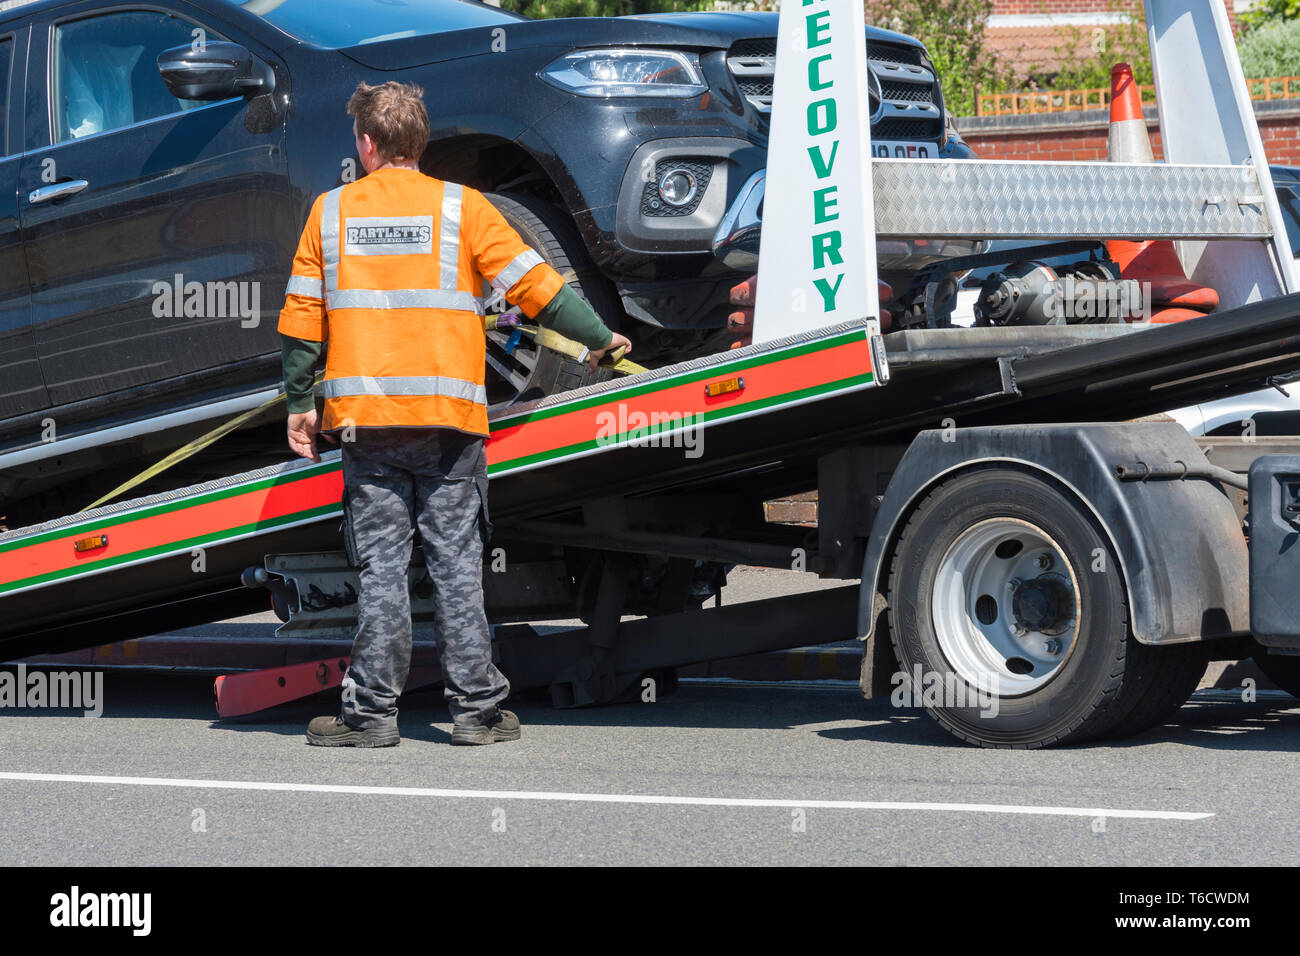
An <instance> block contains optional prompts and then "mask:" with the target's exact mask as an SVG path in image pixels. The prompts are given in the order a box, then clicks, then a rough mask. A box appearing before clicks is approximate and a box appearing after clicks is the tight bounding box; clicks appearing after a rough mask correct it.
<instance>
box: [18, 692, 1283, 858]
mask: <svg viewBox="0 0 1300 956" xmlns="http://www.w3.org/2000/svg"><path fill="white" fill-rule="evenodd" d="M104 699H105V702H106V704H105V711H104V715H103V716H102V717H100V718H98V719H85V718H82V717H79V716H68V715H66V712H59V713H52V712H46V713H43V714H39V715H31V713H32V712H27V714H28V715H14V714H12V712H11V714H10V715H8V716H6V717H5V718H4V719H3V720H0V806H3V807H4V813H2V814H0V848H3V853H2V855H3V858H4V860H5V862H6V863H9V864H71V865H92V864H94V865H112V866H123V865H140V864H208V865H211V864H220V865H230V864H327V865H328V864H334V865H343V864H346V865H353V866H356V865H361V866H372V865H393V864H423V863H442V864H451V863H458V862H478V863H491V864H570V863H572V864H609V865H620V864H621V865H626V864H683V863H685V864H690V863H715V864H718V863H722V864H774V863H782V864H1039V865H1041V864H1145V865H1182V864H1283V863H1286V864H1289V863H1292V862H1293V861H1294V850H1293V848H1292V837H1293V834H1294V820H1295V819H1296V817H1297V815H1298V811H1300V795H1297V793H1296V788H1295V786H1294V781H1295V779H1296V771H1297V769H1298V768H1297V759H1296V753H1297V751H1298V750H1300V706H1295V707H1292V709H1279V708H1285V707H1291V705H1295V704H1296V702H1295V701H1294V700H1293V699H1290V698H1280V697H1274V698H1271V699H1269V700H1266V701H1261V702H1258V703H1254V704H1243V703H1241V702H1240V701H1239V700H1234V699H1232V698H1230V697H1228V695H1226V694H1223V693H1222V692H1218V693H1216V692H1209V693H1208V694H1207V693H1205V692H1203V693H1202V694H1201V695H1199V696H1198V697H1197V698H1194V699H1193V701H1192V703H1190V704H1189V705H1187V706H1186V707H1184V708H1183V709H1182V711H1181V712H1180V713H1179V714H1178V716H1177V719H1176V720H1175V721H1174V722H1172V723H1171V724H1169V725H1167V726H1165V727H1163V728H1160V729H1158V730H1156V731H1153V732H1151V733H1148V734H1146V735H1144V736H1143V737H1141V738H1138V739H1135V740H1132V741H1128V742H1123V743H1117V744H1108V745H1105V746H1093V747H1081V748H1075V749H1062V750H1050V751H1039V752H1006V751H981V750H977V749H972V748H968V747H966V746H963V745H961V744H959V743H957V742H955V741H953V740H952V739H951V738H949V737H948V736H947V734H945V733H943V732H942V731H941V730H939V729H938V728H937V726H936V725H935V724H933V723H932V722H931V721H930V720H929V718H927V717H926V716H925V715H924V714H921V713H918V712H913V711H899V710H895V709H894V708H892V707H891V706H890V705H889V702H888V701H887V700H884V701H870V702H869V701H863V700H861V699H860V697H859V696H858V694H857V690H856V688H855V687H853V686H850V685H846V684H842V683H833V684H825V683H823V684H815V685H814V684H797V683H792V684H783V685H770V684H769V685H758V684H737V683H730V684H728V683H720V682H699V683H695V682H687V683H684V684H683V685H682V687H681V688H680V689H679V691H678V692H677V693H676V694H675V695H673V696H671V697H667V698H661V699H659V700H658V701H656V702H653V703H641V702H637V703H628V704H620V705H614V706H609V707H602V708H598V709H590V710H580V711H557V710H553V709H551V708H550V707H549V705H548V704H547V703H546V702H545V701H543V700H541V699H537V698H526V699H523V700H521V701H518V702H517V703H516V704H515V705H514V706H515V709H516V710H517V712H518V713H519V715H520V717H521V719H522V721H523V724H524V736H523V739H522V740H521V741H519V742H516V743H509V744H498V745H495V746H493V747H484V748H458V747H457V748H453V747H452V746H450V745H449V743H448V740H449V736H448V735H449V733H450V725H449V721H448V717H447V714H446V711H445V709H444V706H443V703H442V701H441V699H440V696H438V695H436V694H435V693H433V692H429V691H426V692H423V693H417V694H413V695H410V696H408V697H407V698H405V699H404V704H403V711H402V718H401V722H402V731H403V734H404V738H403V741H402V744H401V746H399V747H396V748H391V749H384V750H360V751H358V750H351V749H339V750H326V749H320V748H315V747H308V746H307V745H306V744H305V743H304V741H303V737H302V732H303V728H304V725H305V723H306V721H307V720H308V719H309V718H310V717H312V716H314V715H315V714H317V713H325V712H327V711H328V710H329V709H330V708H329V705H328V704H326V703H322V702H318V701H315V702H307V703H302V704H297V705H294V706H291V707H286V708H283V709H280V710H276V711H273V712H270V713H268V714H262V715H259V716H256V717H251V718H246V719H244V720H241V721H231V722H222V723H218V722H216V721H215V720H214V719H213V717H212V710H211V685H210V681H209V679H207V678H200V677H197V676H178V675H167V674H157V673H155V674H130V673H109V674H108V675H106V682H105V688H104ZM350 788H351V789H350ZM357 788H361V789H357ZM364 788H375V789H369V790H367V789H364ZM819 801H823V802H825V803H820V802H819ZM1134 812H1137V815H1131V816H1126V815H1124V814H1131V813H1134ZM1202 815H1204V816H1202Z"/></svg>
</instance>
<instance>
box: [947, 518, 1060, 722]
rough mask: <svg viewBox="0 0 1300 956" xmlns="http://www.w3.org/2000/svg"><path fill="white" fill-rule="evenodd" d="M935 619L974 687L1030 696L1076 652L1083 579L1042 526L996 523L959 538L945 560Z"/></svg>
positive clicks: (958, 669) (957, 667) (950, 654)
mask: <svg viewBox="0 0 1300 956" xmlns="http://www.w3.org/2000/svg"><path fill="white" fill-rule="evenodd" d="M931 616H932V620H933V624H934V631H935V635H936V637H937V638H938V641H939V648H940V650H941V651H942V652H943V655H944V657H945V658H946V659H947V661H948V664H949V666H950V667H952V669H953V671H954V672H955V673H956V674H957V676H959V677H960V678H961V679H962V680H964V681H965V682H966V683H967V684H968V685H969V686H970V687H972V688H975V689H976V690H978V691H980V692H982V693H992V694H996V695H997V696H999V697H1014V696H1017V695H1020V694H1027V693H1030V692H1031V691H1034V690H1037V689H1038V688H1040V687H1042V686H1043V685H1044V684H1046V683H1047V682H1048V681H1050V680H1052V678H1054V677H1055V676H1056V675H1057V674H1059V673H1060V671H1061V668H1063V667H1064V666H1065V663H1066V661H1067V660H1069V658H1070V655H1071V654H1072V653H1073V651H1074V648H1075V646H1076V643H1077V636H1078V633H1079V584H1078V578H1077V577H1076V575H1075V571H1074V568H1072V567H1071V566H1070V563H1069V561H1067V560H1066V559H1065V555H1064V553H1063V552H1062V550H1061V547H1060V545H1058V544H1057V543H1056V541H1054V540H1053V539H1052V536H1051V535H1049V534H1048V533H1047V532H1045V531H1044V530H1043V529H1041V528H1039V527H1037V526H1035V525H1032V524H1030V523H1029V522H1027V521H1021V520H1020V519H1018V518H990V519H987V520H985V521H981V522H979V523H978V524H975V525H972V526H971V527H969V528H967V529H966V530H965V531H963V532H962V533H961V534H960V535H958V537H957V540H956V541H954V542H953V543H952V545H951V546H950V547H949V548H948V551H947V553H946V554H945V555H944V556H943V559H942V560H941V561H940V562H939V570H938V573H937V574H936V576H935V583H934V595H933V601H932V606H931Z"/></svg>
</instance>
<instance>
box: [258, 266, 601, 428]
mask: <svg viewBox="0 0 1300 956" xmlns="http://www.w3.org/2000/svg"><path fill="white" fill-rule="evenodd" d="M537 323H538V324H539V325H543V326H545V327H547V328H549V329H554V330H555V331H556V332H559V333H560V334H561V335H563V336H565V337H566V338H570V339H574V340H575V341H578V342H581V343H582V344H583V345H585V346H586V347H587V348H589V349H592V350H598V349H603V348H608V347H609V344H610V342H612V341H613V340H614V333H613V332H611V331H610V330H609V328H608V327H607V326H606V325H605V323H604V322H602V321H601V320H600V316H598V315H597V314H596V312H595V310H594V309H592V307H591V306H589V305H588V304H587V303H586V302H585V301H583V299H582V297H581V296H580V295H578V293H576V292H574V291H573V289H571V288H569V286H567V285H563V286H560V291H559V292H557V293H556V294H555V297H554V298H552V299H551V301H550V302H548V303H547V304H546V307H545V308H543V309H542V310H541V311H540V312H538V313H537ZM324 349H325V343H324V342H312V341H309V340H308V339H295V338H293V337H292V336H288V335H281V336H280V359H281V363H282V364H283V366H284V394H285V397H286V398H287V399H288V405H289V412H290V413H292V414H295V415H297V414H302V413H303V412H309V411H311V410H312V409H313V408H315V407H316V397H315V388H314V383H315V378H316V366H317V364H319V362H320V356H321V352H323V351H324Z"/></svg>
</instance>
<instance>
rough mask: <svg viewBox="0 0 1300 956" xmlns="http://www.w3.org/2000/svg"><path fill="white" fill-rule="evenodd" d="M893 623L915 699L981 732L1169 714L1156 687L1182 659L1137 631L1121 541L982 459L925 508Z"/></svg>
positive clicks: (917, 515) (949, 723)
mask: <svg viewBox="0 0 1300 956" xmlns="http://www.w3.org/2000/svg"><path fill="white" fill-rule="evenodd" d="M889 624H890V633H891V640H892V641H893V645H894V651H895V653H896V654H897V656H898V661H899V665H900V667H901V669H902V673H903V674H904V675H906V677H907V678H908V679H909V682H910V684H911V686H912V688H913V693H914V695H915V696H914V697H913V702H917V703H921V704H923V705H924V706H925V708H926V710H927V711H928V712H929V713H930V714H931V715H932V716H933V717H934V718H935V719H936V720H938V722H939V723H940V724H941V725H942V726H943V727H944V728H945V729H946V730H948V731H949V732H950V733H952V734H954V735H955V736H957V737H959V738H961V739H962V740H965V741H968V742H970V743H974V744H979V745H981V746H986V747H1013V748H1035V747H1045V746H1049V745H1056V744H1066V743H1076V742H1080V741H1083V740H1088V739H1092V738H1095V737H1098V736H1101V735H1104V734H1106V733H1107V732H1109V731H1112V730H1114V729H1117V728H1124V729H1125V730H1127V731H1129V732H1133V728H1137V727H1140V725H1142V724H1144V723H1146V722H1148V721H1150V720H1153V719H1159V716H1160V715H1163V714H1164V713H1166V712H1167V702H1165V703H1164V704H1162V706H1161V707H1157V706H1155V705H1154V704H1150V703H1148V704H1145V705H1144V699H1145V697H1144V695H1145V694H1146V692H1147V690H1148V689H1149V688H1150V686H1151V684H1152V682H1153V681H1154V680H1155V679H1157V678H1158V677H1159V676H1160V675H1161V674H1162V673H1165V672H1166V668H1168V667H1171V666H1173V663H1174V662H1173V660H1172V658H1171V657H1170V656H1168V655H1165V654H1162V653H1161V652H1163V651H1167V650H1169V648H1154V647H1147V646H1145V645H1142V644H1140V643H1139V642H1138V641H1137V640H1136V639H1135V638H1133V637H1132V635H1131V634H1130V633H1129V627H1128V604H1127V598H1126V595H1125V589H1124V582H1123V580H1122V574H1121V573H1120V567H1119V563H1118V561H1117V560H1116V558H1115V555H1114V553H1113V552H1112V551H1111V549H1110V546H1109V544H1108V542H1107V541H1106V540H1105V538H1104V537H1103V535H1102V534H1101V532H1100V530H1099V529H1098V528H1097V526H1096V524H1095V523H1094V521H1093V520H1092V517H1091V515H1089V514H1088V513H1087V512H1086V511H1085V510H1084V509H1083V508H1081V507H1080V506H1079V505H1078V504H1077V503H1076V502H1075V501H1074V500H1073V499H1072V498H1070V497H1068V496H1067V495H1066V494H1064V493H1063V492H1062V491H1060V490H1059V489H1058V488H1057V487H1056V486H1054V485H1053V484H1051V483H1049V482H1048V481H1046V480H1044V479H1042V478H1039V477H1036V476H1034V475H1032V474H1029V473H1027V472H1024V471H1020V470H1017V469H1014V468H1007V467H995V466H990V467H981V468H976V469H972V470H971V471H968V472H965V473H963V474H960V475H958V476H956V477H954V478H951V479H948V480H947V481H944V482H943V483H942V484H940V485H939V486H938V487H936V488H935V489H934V490H933V491H931V492H930V494H929V495H927V496H926V498H925V499H924V500H923V501H922V502H921V503H920V504H919V505H918V506H917V508H916V509H915V511H914V512H913V513H912V515H911V517H910V519H909V521H908V523H907V525H906V526H905V528H904V529H903V532H902V534H901V536H900V538H899V541H898V544H897V547H896V548H895V551H894V555H893V560H892V564H891V567H890V575H889ZM1180 673H1182V672H1181V671H1180ZM1198 677H1199V675H1198ZM918 682H920V684H921V686H920V687H918V686H917V684H918ZM1184 685H1185V682H1183V683H1182V684H1180V685H1179V692H1181V688H1182V687H1183V686H1184ZM904 686H905V687H906V686H907V685H906V684H905V685H904ZM1193 687H1194V684H1193ZM1187 693H1190V690H1188V691H1187ZM1182 699H1186V697H1185V695H1184V697H1183V698H1182ZM1181 702H1182V701H1181V700H1179V703H1181ZM1126 718H1132V721H1131V725H1130V726H1129V727H1125V721H1126Z"/></svg>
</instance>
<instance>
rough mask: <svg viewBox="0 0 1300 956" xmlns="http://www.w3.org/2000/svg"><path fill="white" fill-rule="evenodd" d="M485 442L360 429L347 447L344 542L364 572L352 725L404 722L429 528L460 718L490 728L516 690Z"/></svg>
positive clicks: (347, 706) (348, 700) (437, 624)
mask: <svg viewBox="0 0 1300 956" xmlns="http://www.w3.org/2000/svg"><path fill="white" fill-rule="evenodd" d="M484 444H485V442H484V440H483V439H482V438H481V437H478V436H475V435H466V434H464V433H463V432H458V431H455V430H454V429H447V428H368V429H363V428H358V429H357V430H356V438H355V440H354V441H345V442H343V443H342V449H343V511H344V539H345V542H346V544H347V548H348V556H349V558H350V560H351V561H352V563H353V564H354V565H355V566H357V567H358V568H360V571H361V592H360V595H359V605H358V610H357V624H358V626H357V634H356V637H355V639H354V640H353V645H352V662H351V664H350V666H349V667H348V672H347V674H346V675H344V679H343V710H342V717H343V720H344V721H345V722H346V723H347V724H349V725H350V726H352V727H355V728H357V729H375V728H389V727H395V726H396V724H397V698H398V695H400V694H401V692H402V689H403V687H404V686H405V685H406V678H407V674H408V672H409V670H410V665H411V600H410V594H409V592H408V590H407V567H408V566H409V564H410V560H411V543H412V540H413V539H414V537H415V533H416V531H417V530H418V532H419V535H420V542H421V544H422V546H423V548H424V561H425V567H426V568H427V569H428V572H429V578H430V579H431V580H432V582H433V604H434V630H435V636H436V638H437V642H438V656H439V659H440V660H441V663H442V676H443V682H444V685H445V688H446V691H445V693H446V697H447V703H448V707H449V709H450V710H451V716H452V719H453V720H454V721H455V722H456V723H458V724H469V725H472V724H482V723H486V722H488V721H490V720H492V719H494V718H495V716H496V709H497V705H498V704H499V703H500V702H501V701H502V700H504V699H505V697H506V695H507V694H509V693H510V684H509V682H508V681H507V680H506V678H505V675H504V674H502V673H501V671H499V670H498V669H497V667H496V665H494V664H493V663H492V635H491V632H490V631H489V630H488V622H487V615H486V613H485V612H484V610H483V577H482V575H483V547H484V545H485V544H486V543H487V540H488V537H489V535H490V534H491V524H490V522H489V518H488V510H487V457H486V455H485V452H484Z"/></svg>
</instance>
